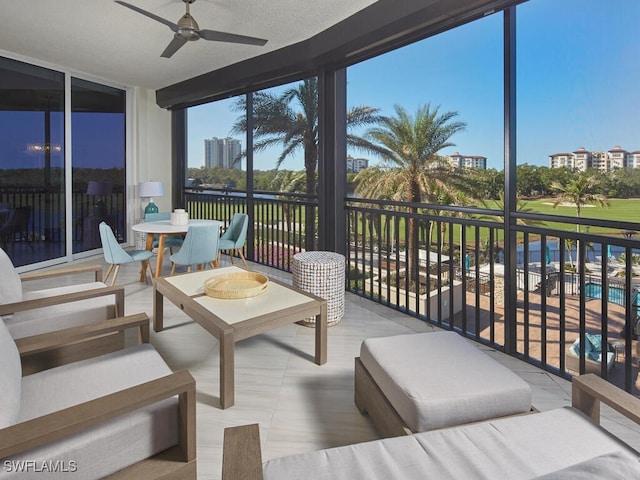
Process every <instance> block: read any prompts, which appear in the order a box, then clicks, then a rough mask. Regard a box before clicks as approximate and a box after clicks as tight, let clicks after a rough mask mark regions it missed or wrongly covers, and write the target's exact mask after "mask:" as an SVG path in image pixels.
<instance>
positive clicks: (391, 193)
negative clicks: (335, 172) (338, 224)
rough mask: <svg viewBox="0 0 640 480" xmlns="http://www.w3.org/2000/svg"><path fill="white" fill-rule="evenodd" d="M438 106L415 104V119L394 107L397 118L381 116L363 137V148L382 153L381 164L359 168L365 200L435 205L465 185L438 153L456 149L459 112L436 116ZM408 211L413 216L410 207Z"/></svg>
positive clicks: (410, 244) (414, 245)
mask: <svg viewBox="0 0 640 480" xmlns="http://www.w3.org/2000/svg"><path fill="white" fill-rule="evenodd" d="M439 110H440V107H439V106H438V107H435V108H433V109H432V108H431V106H430V105H429V104H427V105H424V106H419V107H418V109H417V111H416V114H415V116H412V115H410V114H409V113H408V112H407V111H406V110H405V109H404V108H403V107H401V106H399V105H396V106H395V116H393V117H382V118H381V119H380V125H379V126H376V127H373V128H370V129H369V130H367V132H366V133H365V136H364V138H365V140H366V141H368V142H369V143H370V144H371V146H372V147H367V145H362V146H361V147H362V148H366V149H368V150H370V151H373V152H375V153H377V154H378V155H380V156H381V157H382V159H383V164H381V165H379V166H375V167H371V168H368V169H365V170H363V171H362V172H360V173H359V174H358V175H357V176H356V181H357V186H356V192H357V193H358V194H359V195H360V196H361V197H364V198H389V199H391V200H396V201H404V202H409V203H421V202H427V203H433V202H436V201H437V198H438V197H439V196H441V195H442V193H443V192H445V193H450V194H451V196H452V197H455V194H456V192H457V191H458V190H460V189H461V188H462V189H464V184H463V183H462V182H460V181H458V180H459V179H460V175H459V172H457V171H454V169H453V168H452V167H450V166H449V164H448V163H446V162H445V161H444V160H443V159H442V158H441V157H440V156H439V155H438V152H439V151H440V150H442V149H443V148H447V147H451V146H454V144H453V143H452V142H451V141H450V138H451V137H452V136H453V135H455V134H456V133H458V132H461V131H463V130H464V129H465V127H466V124H465V123H463V122H459V121H455V120H454V119H455V117H456V116H457V115H458V113H457V112H445V113H442V114H440V112H439ZM408 210H409V212H410V213H412V214H414V213H417V211H418V208H417V207H416V206H414V205H412V206H410V207H409V208H408ZM416 226H417V222H416V218H415V217H413V216H411V217H410V218H409V219H408V239H407V258H406V260H407V274H408V275H409V278H410V279H412V280H414V279H416V280H417V278H418V277H417V275H416V274H417V273H418V272H414V265H413V264H414V260H415V259H416V258H418V230H417V228H416Z"/></svg>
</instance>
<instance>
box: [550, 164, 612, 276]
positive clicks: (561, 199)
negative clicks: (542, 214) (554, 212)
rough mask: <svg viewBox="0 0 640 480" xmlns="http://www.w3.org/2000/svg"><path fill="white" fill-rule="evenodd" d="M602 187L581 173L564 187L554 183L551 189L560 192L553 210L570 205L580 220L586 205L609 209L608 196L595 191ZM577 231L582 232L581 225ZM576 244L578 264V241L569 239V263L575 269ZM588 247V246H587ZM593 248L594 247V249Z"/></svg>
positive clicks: (595, 180) (554, 202)
mask: <svg viewBox="0 0 640 480" xmlns="http://www.w3.org/2000/svg"><path fill="white" fill-rule="evenodd" d="M599 185H600V181H599V180H598V179H597V178H596V177H593V176H591V175H587V174H584V173H580V174H579V175H578V176H577V177H576V178H574V179H572V180H569V181H567V183H565V184H564V185H563V184H561V183H560V182H553V183H552V184H551V188H552V189H553V190H555V191H556V192H558V196H557V197H556V199H555V200H554V201H553V208H557V207H558V206H559V205H563V204H569V205H571V206H574V207H575V209H576V217H578V218H580V213H581V211H582V208H583V207H584V206H585V205H590V204H592V203H597V204H598V205H600V206H601V207H608V206H609V202H608V201H607V196H606V195H604V194H601V193H594V191H593V190H594V189H595V188H597V187H598V186H599ZM576 231H577V232H580V224H579V223H578V224H576ZM574 242H575V247H576V263H577V257H578V246H579V243H578V240H575V241H574V240H572V239H567V242H566V244H567V251H568V252H569V262H570V264H571V267H572V268H575V266H574V263H573V258H572V256H571V250H572V249H573V244H574ZM587 245H588V244H587ZM592 248H593V247H592Z"/></svg>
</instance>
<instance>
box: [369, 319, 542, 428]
mask: <svg viewBox="0 0 640 480" xmlns="http://www.w3.org/2000/svg"><path fill="white" fill-rule="evenodd" d="M360 359H361V361H362V363H363V364H364V366H365V367H366V369H367V370H368V371H369V373H370V374H371V376H372V377H373V379H374V380H375V382H376V384H377V385H378V386H379V387H380V389H381V390H382V391H383V392H384V395H385V397H386V398H387V399H388V400H389V402H391V404H392V405H393V406H394V408H395V409H396V411H397V412H398V414H399V415H400V417H402V419H403V420H404V421H405V422H406V424H407V426H408V427H409V428H410V429H411V431H413V432H424V431H426V430H432V429H435V428H441V427H447V426H452V425H459V424H463V423H470V422H476V421H479V420H485V419H488V418H494V417H500V416H505V415H513V414H517V413H524V412H528V411H530V410H531V388H530V387H529V384H528V383H527V382H525V381H524V380H522V379H521V378H520V377H518V376H517V375H516V374H515V373H513V372H512V371H511V370H509V369H508V368H507V367H505V366H504V365H502V364H500V363H499V362H497V361H496V360H494V359H493V358H491V357H490V356H489V355H487V354H485V353H484V352H482V351H480V350H479V349H478V347H476V346H474V345H473V344H471V342H469V341H468V340H466V339H464V338H463V337H462V336H460V335H458V334H457V333H455V332H432V333H418V334H411V335H397V336H393V337H384V338H371V339H367V340H365V341H364V342H363V343H362V346H361V349H360Z"/></svg>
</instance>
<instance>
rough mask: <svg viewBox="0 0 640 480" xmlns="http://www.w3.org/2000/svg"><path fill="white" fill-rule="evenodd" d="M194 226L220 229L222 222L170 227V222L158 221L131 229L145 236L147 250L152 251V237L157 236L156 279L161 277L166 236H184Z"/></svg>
mask: <svg viewBox="0 0 640 480" xmlns="http://www.w3.org/2000/svg"><path fill="white" fill-rule="evenodd" d="M194 225H216V226H217V227H218V228H222V222H221V221H219V220H189V221H188V222H187V223H186V224H185V225H172V224H171V221H170V220H160V221H157V222H142V223H136V224H135V225H133V226H132V227H131V228H132V229H133V231H134V232H141V233H146V234H147V250H152V249H153V237H154V235H158V255H157V259H156V273H155V276H156V277H159V276H161V275H162V262H163V260H164V248H165V247H164V244H165V239H166V238H167V236H176V235H181V236H182V235H185V234H186V233H187V232H188V231H189V227H192V226H194ZM142 275H144V274H142ZM143 281H144V278H143Z"/></svg>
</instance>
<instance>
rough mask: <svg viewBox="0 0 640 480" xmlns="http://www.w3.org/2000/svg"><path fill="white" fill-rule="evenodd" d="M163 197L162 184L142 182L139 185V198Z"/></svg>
mask: <svg viewBox="0 0 640 480" xmlns="http://www.w3.org/2000/svg"><path fill="white" fill-rule="evenodd" d="M163 195H164V189H163V188H162V182H140V184H139V185H138V196H139V197H141V198H154V197H161V196H163Z"/></svg>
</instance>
